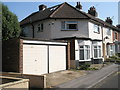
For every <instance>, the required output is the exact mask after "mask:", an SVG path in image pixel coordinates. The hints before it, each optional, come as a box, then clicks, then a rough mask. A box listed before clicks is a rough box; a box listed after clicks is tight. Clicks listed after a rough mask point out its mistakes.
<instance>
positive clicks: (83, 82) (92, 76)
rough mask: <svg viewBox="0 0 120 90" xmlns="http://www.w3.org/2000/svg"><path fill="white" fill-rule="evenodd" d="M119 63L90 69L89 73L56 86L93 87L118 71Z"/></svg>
mask: <svg viewBox="0 0 120 90" xmlns="http://www.w3.org/2000/svg"><path fill="white" fill-rule="evenodd" d="M118 66H119V65H117V64H111V65H109V66H106V67H104V68H102V69H100V70H95V71H89V72H88V74H87V75H84V76H81V77H79V78H76V79H74V80H70V81H68V82H65V83H62V84H59V85H57V86H55V87H54V88H92V87H93V86H95V85H96V84H97V83H99V82H101V81H102V80H104V79H105V78H107V77H108V76H110V75H111V74H113V73H115V72H117V71H118Z"/></svg>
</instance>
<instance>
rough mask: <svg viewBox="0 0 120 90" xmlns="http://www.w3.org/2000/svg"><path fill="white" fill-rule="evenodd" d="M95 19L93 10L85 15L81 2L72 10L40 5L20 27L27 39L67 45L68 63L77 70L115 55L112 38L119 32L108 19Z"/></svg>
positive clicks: (62, 5) (94, 10)
mask: <svg viewBox="0 0 120 90" xmlns="http://www.w3.org/2000/svg"><path fill="white" fill-rule="evenodd" d="M97 16H98V13H97V11H96V9H95V7H94V6H93V7H91V8H90V9H89V10H88V13H86V12H84V11H82V5H81V4H80V2H77V5H76V6H75V7H73V6H71V5H70V4H68V3H66V2H65V3H62V4H60V5H56V6H53V7H50V8H47V6H45V5H40V6H39V11H37V12H34V13H32V14H31V15H29V16H28V17H26V18H25V19H24V20H22V21H21V22H20V24H21V28H22V30H23V32H24V35H25V36H26V37H32V38H42V39H48V40H51V39H54V40H66V41H69V42H70V61H71V64H72V65H75V66H76V65H79V64H81V63H86V62H90V63H101V62H102V61H104V58H106V57H108V56H110V55H112V54H114V53H113V52H112V50H113V48H111V45H113V42H114V40H113V35H112V34H113V32H114V31H119V29H118V28H117V27H115V26H113V25H112V21H111V19H110V18H107V19H106V21H103V20H101V19H99V18H97Z"/></svg>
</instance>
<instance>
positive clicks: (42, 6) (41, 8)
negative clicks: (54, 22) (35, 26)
mask: <svg viewBox="0 0 120 90" xmlns="http://www.w3.org/2000/svg"><path fill="white" fill-rule="evenodd" d="M46 8H47V6H45V5H44V4H42V5H39V11H43V10H45V9H46Z"/></svg>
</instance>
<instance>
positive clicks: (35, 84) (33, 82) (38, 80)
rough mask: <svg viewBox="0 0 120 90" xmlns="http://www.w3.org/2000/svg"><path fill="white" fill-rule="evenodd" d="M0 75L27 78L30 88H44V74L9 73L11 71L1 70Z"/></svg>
mask: <svg viewBox="0 0 120 90" xmlns="http://www.w3.org/2000/svg"><path fill="white" fill-rule="evenodd" d="M0 75H2V76H9V77H16V78H24V79H29V87H30V88H46V76H45V75H30V74H21V73H11V72H3V73H0Z"/></svg>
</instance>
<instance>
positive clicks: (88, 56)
mask: <svg viewBox="0 0 120 90" xmlns="http://www.w3.org/2000/svg"><path fill="white" fill-rule="evenodd" d="M86 46H88V48H86ZM81 47H83V48H81ZM80 50H83V51H84V53H83V54H84V55H83V56H84V59H81V56H80V54H81V53H80ZM86 50H87V52H88V53H87V56H86V54H85V51H86ZM86 57H87V58H86ZM79 59H80V60H89V59H90V45H80V46H79Z"/></svg>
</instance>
